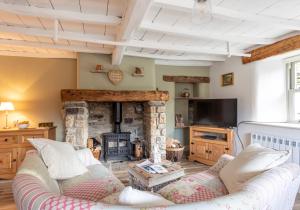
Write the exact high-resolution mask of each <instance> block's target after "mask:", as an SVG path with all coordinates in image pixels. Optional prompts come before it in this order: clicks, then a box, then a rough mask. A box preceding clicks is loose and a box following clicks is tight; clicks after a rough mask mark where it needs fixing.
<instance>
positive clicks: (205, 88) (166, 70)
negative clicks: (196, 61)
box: [155, 65, 209, 144]
mask: <svg viewBox="0 0 300 210" xmlns="http://www.w3.org/2000/svg"><path fill="white" fill-rule="evenodd" d="M155 71H156V86H157V88H158V89H159V90H167V91H169V94H170V100H169V101H168V102H167V136H169V137H173V138H177V139H179V140H181V141H182V142H183V143H185V144H186V143H187V132H188V130H187V129H175V97H176V95H175V92H176V91H175V83H174V82H165V81H163V78H162V77H163V75H173V76H209V68H208V67H179V66H178V67H177V66H159V65H157V66H156V68H155ZM208 94H209V84H200V85H199V86H198V94H197V96H198V97H201V98H208Z"/></svg>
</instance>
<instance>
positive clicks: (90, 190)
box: [13, 152, 300, 210]
mask: <svg viewBox="0 0 300 210" xmlns="http://www.w3.org/2000/svg"><path fill="white" fill-rule="evenodd" d="M84 155H85V157H84V158H82V157H81V160H82V161H84V162H85V165H86V167H87V168H88V170H89V173H87V174H84V175H82V176H79V177H75V178H72V179H70V180H63V181H56V180H53V179H51V178H50V176H49V174H47V168H46V166H45V165H44V163H43V161H42V160H41V158H40V157H39V155H38V154H37V153H35V152H29V153H28V154H27V156H26V158H25V160H24V162H23V164H22V167H21V168H20V170H19V171H18V173H17V176H16V177H15V180H14V183H13V192H14V198H15V201H16V204H17V209H18V210H37V209H45V210H54V209H57V210H58V209H59V210H67V209H70V210H71V209H74V210H77V209H78V210H94V209H95V210H98V209H99V210H100V209H101V210H104V209H112V210H115V209H153V210H154V209H155V210H157V209H168V210H182V209H195V210H196V209H197V210H208V209H209V210H292V208H293V204H294V201H295V197H296V194H297V192H298V188H299V184H300V169H299V166H298V165H295V164H284V165H282V166H279V167H276V168H273V169H271V170H269V171H266V172H264V173H263V174H261V175H258V176H256V177H254V178H253V179H251V180H250V181H248V182H247V183H245V185H244V187H243V188H242V189H241V190H240V191H239V192H236V193H233V194H228V192H227V190H226V188H225V186H224V185H223V183H222V182H221V180H220V179H219V177H218V174H219V171H220V170H221V168H222V167H223V166H224V165H226V163H228V162H229V161H230V160H232V159H233V157H231V156H229V155H223V156H222V157H221V158H220V159H219V161H218V163H216V164H215V165H214V166H212V167H211V168H210V169H209V170H207V171H205V172H201V173H198V174H194V175H191V176H188V177H185V178H183V179H181V180H180V181H178V182H176V183H174V184H170V185H168V186H166V187H164V188H163V189H161V190H160V191H159V193H160V194H161V195H162V196H163V197H165V198H166V199H168V200H172V201H173V202H174V203H176V204H174V205H170V206H158V207H154V208H153V207H152V208H147V207H145V208H140V207H134V206H124V205H119V204H118V199H117V197H118V194H119V192H120V191H121V190H122V189H123V188H124V186H123V184H122V183H121V182H120V181H119V180H118V179H117V178H116V177H115V176H114V175H113V174H112V173H111V172H110V171H109V170H107V169H106V168H105V167H104V166H103V165H102V164H101V163H100V162H99V161H97V160H95V159H93V158H92V154H91V153H85V154H84ZM199 200H202V201H199Z"/></svg>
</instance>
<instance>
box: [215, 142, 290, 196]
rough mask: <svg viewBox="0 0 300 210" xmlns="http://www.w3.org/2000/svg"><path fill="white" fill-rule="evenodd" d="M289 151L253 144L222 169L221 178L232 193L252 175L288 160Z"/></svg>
mask: <svg viewBox="0 0 300 210" xmlns="http://www.w3.org/2000/svg"><path fill="white" fill-rule="evenodd" d="M289 156H290V152H289V151H276V150H273V149H270V148H265V147H262V146H261V145H259V144H252V145H249V146H248V147H246V149H245V150H243V151H242V152H241V153H240V154H239V155H238V156H237V157H236V158H235V159H233V160H232V161H230V162H229V163H227V164H226V165H225V166H224V168H222V169H221V171H220V178H221V179H222V181H223V182H224V184H225V186H226V188H227V190H228V191H229V192H230V193H233V192H236V191H239V190H240V189H241V187H242V186H243V184H244V183H245V182H246V181H248V180H249V179H251V178H252V177H254V176H256V175H258V174H260V173H262V172H264V171H266V170H269V169H271V168H273V167H276V166H278V165H281V164H282V163H284V162H285V161H287V160H288V158H289Z"/></svg>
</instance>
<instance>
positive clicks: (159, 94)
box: [61, 89, 169, 102]
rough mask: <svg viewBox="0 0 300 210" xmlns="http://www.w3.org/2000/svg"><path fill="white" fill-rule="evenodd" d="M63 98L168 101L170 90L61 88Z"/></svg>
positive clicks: (78, 99)
mask: <svg viewBox="0 0 300 210" xmlns="http://www.w3.org/2000/svg"><path fill="white" fill-rule="evenodd" d="M61 99H62V101H63V102H65V101H90V102H92V101H94V102H131V101H132V102H144V101H168V100H169V92H168V91H135V90H134V91H129V90H126V91H113V90H86V89H67V90H66V89H65V90H61Z"/></svg>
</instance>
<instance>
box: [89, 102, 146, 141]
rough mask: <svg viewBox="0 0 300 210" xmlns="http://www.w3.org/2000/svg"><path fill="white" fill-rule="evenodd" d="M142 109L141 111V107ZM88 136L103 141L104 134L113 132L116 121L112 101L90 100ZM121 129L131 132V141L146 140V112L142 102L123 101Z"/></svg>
mask: <svg viewBox="0 0 300 210" xmlns="http://www.w3.org/2000/svg"><path fill="white" fill-rule="evenodd" d="M140 108H141V109H142V111H141V112H140V111H139V109H140ZM88 109H89V117H88V126H89V129H88V136H89V137H90V138H95V139H97V140H98V141H99V142H100V143H101V142H102V134H103V133H109V132H113V129H114V122H113V120H112V118H113V110H112V109H113V108H112V103H102V102H89V103H88ZM122 118H123V121H122V123H121V131H122V132H130V133H131V135H130V138H131V141H133V140H135V139H136V138H139V139H141V140H144V132H143V129H144V128H143V125H144V114H143V104H142V103H135V102H129V103H122Z"/></svg>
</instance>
